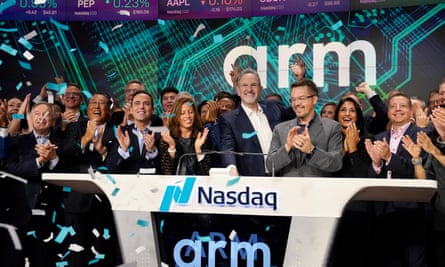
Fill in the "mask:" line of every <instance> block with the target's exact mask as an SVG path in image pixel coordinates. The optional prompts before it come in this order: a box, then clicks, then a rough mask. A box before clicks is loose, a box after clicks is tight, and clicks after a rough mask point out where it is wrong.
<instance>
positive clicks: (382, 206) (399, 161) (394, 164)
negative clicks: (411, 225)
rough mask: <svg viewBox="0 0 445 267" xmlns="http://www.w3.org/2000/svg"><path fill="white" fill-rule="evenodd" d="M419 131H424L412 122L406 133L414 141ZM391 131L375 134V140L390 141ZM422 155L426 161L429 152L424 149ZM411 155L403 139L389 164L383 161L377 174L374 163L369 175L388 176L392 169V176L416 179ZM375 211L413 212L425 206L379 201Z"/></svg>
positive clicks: (381, 212)
mask: <svg viewBox="0 0 445 267" xmlns="http://www.w3.org/2000/svg"><path fill="white" fill-rule="evenodd" d="M419 131H423V129H422V128H419V127H417V126H416V125H415V124H412V123H411V124H410V126H409V127H408V128H407V129H406V131H405V134H404V135H408V136H409V137H410V138H411V139H412V140H413V141H414V142H415V140H417V133H418V132H419ZM390 133H391V132H390V131H384V132H382V133H380V134H378V135H376V136H375V140H383V138H385V139H386V141H387V142H388V143H389V141H390V139H391V138H390ZM420 155H421V157H422V161H423V162H425V160H426V157H427V154H426V153H425V152H424V151H422V153H421V154H420ZM411 158H412V157H411V155H410V154H409V153H408V151H406V150H405V149H404V148H403V147H402V141H400V144H399V146H398V147H397V152H396V153H395V154H392V156H391V160H390V161H389V163H388V165H386V163H383V165H382V168H381V171H380V173H379V174H377V173H376V172H375V171H374V168H373V167H372V163H371V164H370V166H369V169H368V177H376V178H386V177H388V171H391V178H397V179H416V178H415V174H414V166H413V164H412V163H411ZM374 207H375V213H376V215H385V214H390V213H393V212H396V211H397V210H399V209H403V210H406V209H410V210H412V211H413V212H416V211H418V210H422V209H423V207H424V204H423V203H407V202H377V203H376V204H375V205H374Z"/></svg>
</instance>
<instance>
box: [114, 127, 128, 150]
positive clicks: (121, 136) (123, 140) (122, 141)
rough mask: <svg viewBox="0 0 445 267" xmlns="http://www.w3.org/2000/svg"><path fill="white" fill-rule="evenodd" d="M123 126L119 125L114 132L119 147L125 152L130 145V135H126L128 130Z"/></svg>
mask: <svg viewBox="0 0 445 267" xmlns="http://www.w3.org/2000/svg"><path fill="white" fill-rule="evenodd" d="M123 128H124V127H122V126H120V125H119V126H118V127H117V129H116V134H117V141H118V142H119V146H120V148H121V149H122V150H123V151H125V152H126V151H128V148H129V147H130V136H129V135H128V131H127V130H125V129H123Z"/></svg>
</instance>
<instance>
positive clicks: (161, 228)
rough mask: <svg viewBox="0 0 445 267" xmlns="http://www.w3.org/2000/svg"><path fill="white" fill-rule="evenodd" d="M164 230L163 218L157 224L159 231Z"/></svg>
mask: <svg viewBox="0 0 445 267" xmlns="http://www.w3.org/2000/svg"><path fill="white" fill-rule="evenodd" d="M163 230H164V220H161V223H160V224H159V231H160V232H161V234H162V231H163Z"/></svg>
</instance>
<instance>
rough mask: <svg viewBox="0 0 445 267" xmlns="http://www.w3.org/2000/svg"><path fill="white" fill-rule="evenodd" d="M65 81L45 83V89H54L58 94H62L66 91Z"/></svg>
mask: <svg viewBox="0 0 445 267" xmlns="http://www.w3.org/2000/svg"><path fill="white" fill-rule="evenodd" d="M66 87H67V83H51V82H49V83H46V89H49V90H51V91H56V92H58V93H59V94H64V93H65V91H66Z"/></svg>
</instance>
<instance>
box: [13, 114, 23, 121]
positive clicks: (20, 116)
mask: <svg viewBox="0 0 445 267" xmlns="http://www.w3.org/2000/svg"><path fill="white" fill-rule="evenodd" d="M11 117H12V119H13V120H23V119H24V118H25V114H12V116H11Z"/></svg>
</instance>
